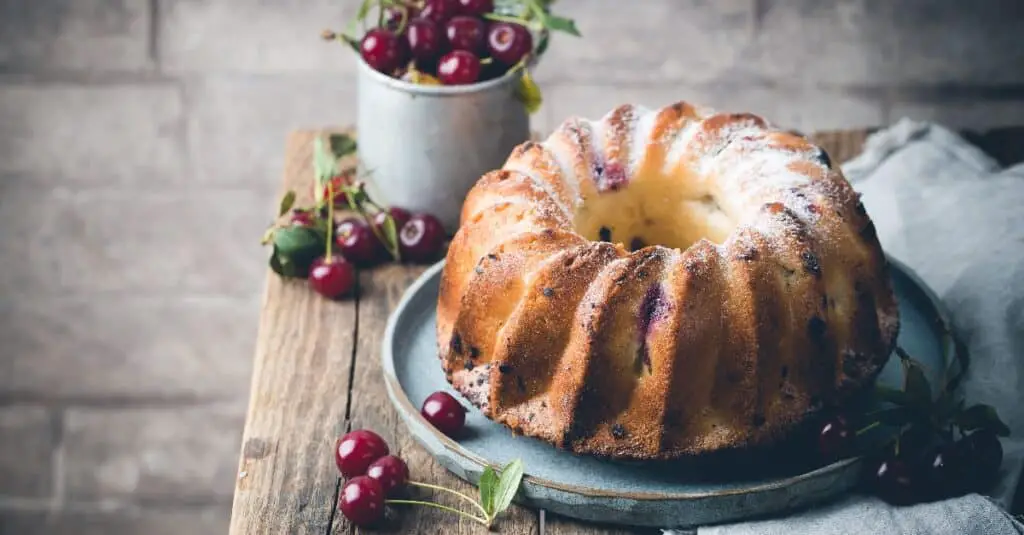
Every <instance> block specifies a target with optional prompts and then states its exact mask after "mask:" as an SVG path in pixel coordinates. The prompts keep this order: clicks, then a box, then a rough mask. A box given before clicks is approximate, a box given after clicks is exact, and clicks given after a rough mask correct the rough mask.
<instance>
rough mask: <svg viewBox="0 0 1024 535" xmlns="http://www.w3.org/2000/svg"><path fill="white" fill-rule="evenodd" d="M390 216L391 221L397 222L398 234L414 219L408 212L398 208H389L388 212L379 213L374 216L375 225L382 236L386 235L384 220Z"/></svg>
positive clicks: (396, 230) (396, 229)
mask: <svg viewBox="0 0 1024 535" xmlns="http://www.w3.org/2000/svg"><path fill="white" fill-rule="evenodd" d="M388 214H391V219H393V220H394V221H395V232H396V233H397V232H401V230H402V227H404V226H405V224H406V223H408V222H409V220H410V219H412V214H411V213H409V211H408V210H406V209H405V208H399V207H397V206H392V207H390V208H388V209H387V211H386V212H377V213H376V214H374V216H373V225H374V226H375V227H377V230H378V231H379V232H381V234H383V233H384V220H385V219H386V218H387V216H388Z"/></svg>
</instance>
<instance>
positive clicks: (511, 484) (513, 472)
mask: <svg viewBox="0 0 1024 535" xmlns="http://www.w3.org/2000/svg"><path fill="white" fill-rule="evenodd" d="M522 481H523V461H520V460H519V459H516V460H514V461H512V462H510V463H508V464H507V465H506V466H505V468H502V469H501V477H500V478H498V488H497V490H496V492H495V498H494V514H498V513H500V512H502V511H504V510H505V509H508V506H510V505H512V500H513V499H514V498H515V497H516V493H517V492H519V484H520V483H522Z"/></svg>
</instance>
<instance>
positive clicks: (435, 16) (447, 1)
mask: <svg viewBox="0 0 1024 535" xmlns="http://www.w3.org/2000/svg"><path fill="white" fill-rule="evenodd" d="M458 9H459V4H458V2H457V1H456V0H427V3H426V5H425V6H423V9H422V10H420V16H421V17H423V18H427V19H430V20H432V21H434V23H435V24H444V23H446V22H448V19H450V18H452V17H453V16H454V15H455V14H456V13H457V12H458Z"/></svg>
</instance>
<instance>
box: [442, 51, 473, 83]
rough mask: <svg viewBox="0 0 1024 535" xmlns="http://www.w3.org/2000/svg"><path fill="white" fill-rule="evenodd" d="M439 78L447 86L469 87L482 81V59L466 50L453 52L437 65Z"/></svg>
mask: <svg viewBox="0 0 1024 535" xmlns="http://www.w3.org/2000/svg"><path fill="white" fill-rule="evenodd" d="M437 78H438V79H439V80H441V83H442V84H445V85H469V84H473V83H476V82H477V80H479V79H480V58H478V57H476V55H474V54H473V53H472V52H467V51H465V50H452V51H451V52H449V53H447V54H445V55H444V57H442V58H441V61H440V62H439V63H438V64H437Z"/></svg>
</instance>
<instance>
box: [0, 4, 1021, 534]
mask: <svg viewBox="0 0 1024 535" xmlns="http://www.w3.org/2000/svg"><path fill="white" fill-rule="evenodd" d="M968 4H969V7H968ZM354 5H355V2H354V1H353V0H0V228H2V229H3V232H4V233H5V234H4V238H3V239H2V240H0V295H3V299H2V300H0V340H3V341H4V354H3V356H2V358H0V437H2V440H0V534H8V533H16V534H19V535H32V534H34V533H47V534H60V533H84V534H93V533H96V534H100V533H102V534H112V535H117V534H121V533H124V534H128V533H151V534H154V535H160V534H163V533H191V534H196V535H205V534H208V533H209V534H214V533H224V530H225V527H226V523H227V518H228V514H229V511H228V509H229V503H230V495H231V489H232V484H233V481H234V478H235V474H234V471H235V467H236V453H237V451H238V447H239V444H238V438H239V431H240V428H241V424H242V421H243V418H244V410H245V404H246V401H247V396H248V391H247V390H248V386H249V374H250V371H251V358H252V349H253V344H254V340H255V330H256V316H257V307H258V302H259V293H260V290H261V287H262V278H263V274H264V271H263V263H262V262H263V252H262V251H261V250H260V249H259V248H258V246H257V245H256V241H257V236H258V233H259V231H260V229H261V228H262V226H263V225H264V224H265V223H266V222H267V216H268V214H269V213H270V209H271V207H272V205H273V202H274V199H273V195H274V192H275V190H276V188H277V185H278V183H279V180H280V177H279V173H280V169H281V164H282V154H281V150H282V146H283V142H284V139H285V136H286V135H287V132H288V130H290V129H292V128H297V127H301V126H328V125H340V124H346V123H350V122H351V121H352V120H353V119H354V98H355V94H354V90H355V84H354V80H353V78H354V73H355V62H354V59H353V58H352V57H351V55H350V53H349V52H348V51H347V50H345V49H343V48H342V47H341V46H338V45H328V44H325V43H323V42H321V41H320V40H319V38H318V33H319V31H320V30H321V29H322V28H324V27H335V28H337V27H340V26H342V25H343V24H344V22H345V21H346V20H347V18H348V17H349V16H350V15H351V14H352V12H353V7H354ZM559 8H560V10H562V11H564V12H566V13H568V14H570V15H571V16H573V17H574V18H576V19H577V21H578V25H579V27H580V29H581V31H582V32H583V33H584V34H585V35H586V38H584V39H580V40H577V39H572V38H569V37H564V36H558V37H557V38H556V40H555V42H554V43H553V46H552V48H551V50H550V52H549V55H548V56H547V57H546V58H545V59H544V61H543V63H542V64H541V66H540V67H539V68H538V72H537V78H538V80H539V81H540V83H541V84H542V87H543V89H544V91H545V98H546V104H545V106H544V108H543V110H542V111H541V113H540V114H538V115H537V116H536V117H535V118H534V124H535V127H536V128H537V129H539V130H542V131H543V130H549V129H551V128H552V127H554V126H555V125H556V124H557V123H558V122H560V121H561V120H562V119H564V118H565V117H567V116H569V115H584V116H591V117H595V116H599V115H601V114H603V113H604V112H606V111H608V110H609V109H611V108H612V107H613V106H615V105H618V104H621V103H625V102H636V103H642V104H646V105H649V106H657V105H661V104H666V103H669V102H673V101H675V100H679V99H686V100H691V101H694V102H698V103H703V104H709V105H713V106H715V107H718V108H722V109H731V110H749V111H755V112H758V113H761V114H764V115H765V116H767V117H768V118H770V119H772V120H773V121H774V122H776V123H778V124H781V125H784V126H788V127H792V128H799V129H801V130H814V129H832V128H843V127H860V126H874V125H882V124H885V123H888V122H891V121H893V120H895V119H897V118H899V117H902V116H911V117H915V118H920V119H933V120H939V121H943V122H946V123H948V124H950V125H952V126H956V127H964V128H975V129H983V128H988V127H993V126H1004V125H1010V124H1024V41H1022V39H1021V36H1022V35H1024V3H1021V2H1020V1H1019V0H1005V1H1004V0H986V1H983V2H973V3H965V2H962V1H959V0H901V1H900V2H893V1H891V0H836V1H819V0H688V1H679V0H643V1H636V2H622V1H620V0H561V1H560V2H559Z"/></svg>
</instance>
